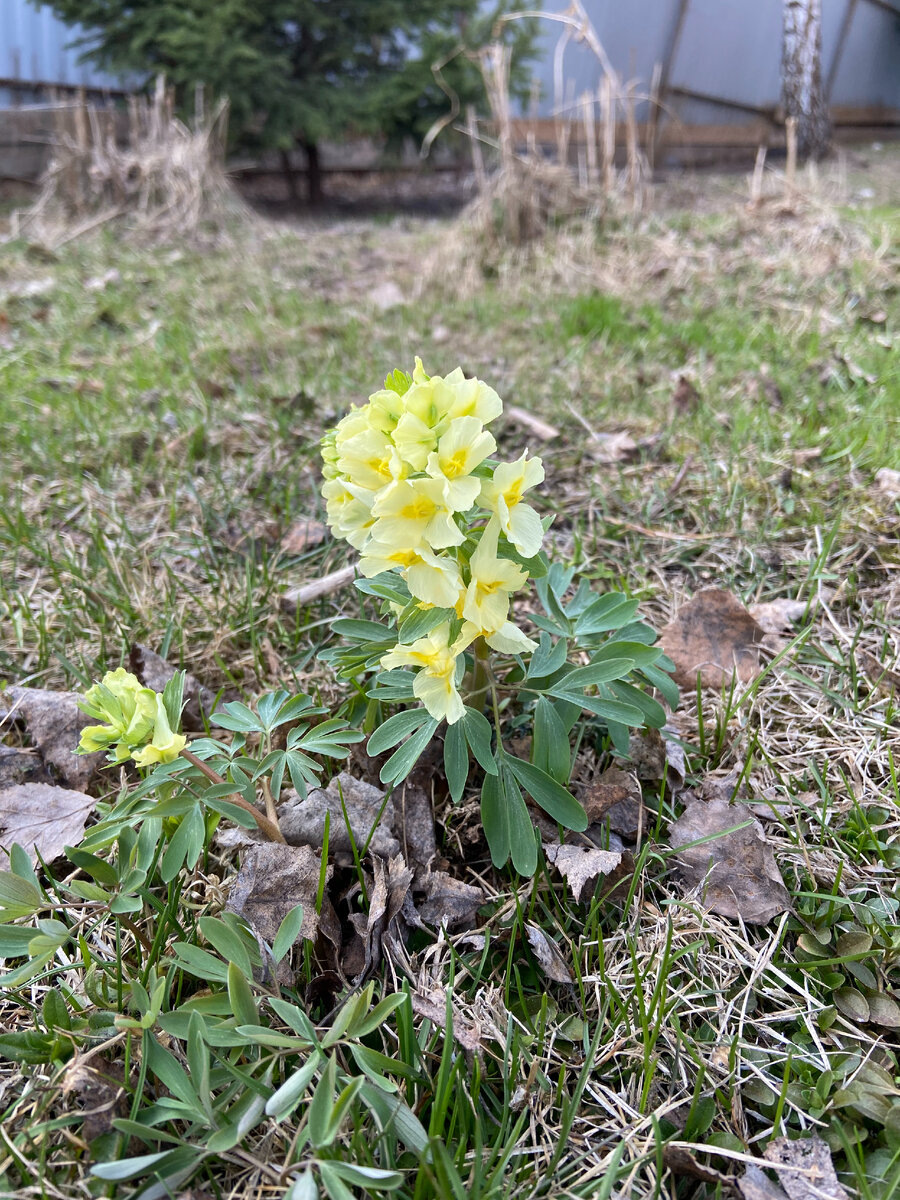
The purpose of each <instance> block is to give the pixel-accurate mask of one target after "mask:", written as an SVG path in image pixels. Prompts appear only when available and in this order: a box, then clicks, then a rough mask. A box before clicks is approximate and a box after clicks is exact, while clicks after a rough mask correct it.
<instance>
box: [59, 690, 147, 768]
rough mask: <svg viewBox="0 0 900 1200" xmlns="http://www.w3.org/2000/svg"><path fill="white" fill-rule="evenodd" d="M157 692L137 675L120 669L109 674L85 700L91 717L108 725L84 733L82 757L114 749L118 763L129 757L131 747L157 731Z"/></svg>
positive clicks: (83, 706) (83, 707)
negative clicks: (155, 721)
mask: <svg viewBox="0 0 900 1200" xmlns="http://www.w3.org/2000/svg"><path fill="white" fill-rule="evenodd" d="M155 698H156V693H155V692H152V691H151V690H150V688H146V687H144V686H143V685H142V683H141V681H140V680H139V679H138V677H137V676H136V675H133V674H132V673H131V672H130V671H126V670H125V668H124V667H119V668H118V669H117V670H115V671H107V673H106V674H105V675H104V676H103V678H102V679H101V681H100V682H99V683H95V684H94V686H93V687H91V688H89V689H88V690H87V692H86V693H85V695H84V699H83V700H82V701H81V708H82V709H83V710H84V711H85V712H86V713H87V714H88V716H91V717H95V718H96V719H97V720H100V721H104V722H105V724H104V725H89V726H87V727H86V728H85V729H84V730H83V731H82V734H81V740H80V742H79V744H78V751H79V753H80V754H90V753H92V752H93V751H95V750H106V749H110V748H111V747H112V746H113V745H114V744H116V749H115V751H114V752H113V751H111V756H112V757H113V758H114V760H115V761H116V762H121V761H123V760H124V759H126V758H127V757H128V754H129V750H128V747H130V746H133V745H136V744H139V743H140V742H142V741H144V740H145V738H147V737H148V736H149V734H150V731H151V729H152V728H153V720H154V716H155V712H156V699H155Z"/></svg>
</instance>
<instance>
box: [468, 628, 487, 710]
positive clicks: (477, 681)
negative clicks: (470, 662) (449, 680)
mask: <svg viewBox="0 0 900 1200" xmlns="http://www.w3.org/2000/svg"><path fill="white" fill-rule="evenodd" d="M472 649H473V653H474V656H475V663H474V666H473V667H472V674H471V675H470V676H469V680H468V684H469V686H468V688H467V689H466V704H468V705H469V706H470V707H471V708H474V709H475V710H476V711H477V712H481V710H482V709H483V708H484V701H485V697H486V696H487V691H488V687H489V686H490V679H491V674H490V667H489V666H488V663H489V660H490V657H491V651H490V647H489V646H488V644H487V642H486V641H485V640H484V638H481V637H480V638H478V639H477V640H476V642H475V645H474V646H473V648H472Z"/></svg>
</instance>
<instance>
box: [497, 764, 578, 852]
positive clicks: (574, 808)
mask: <svg viewBox="0 0 900 1200" xmlns="http://www.w3.org/2000/svg"><path fill="white" fill-rule="evenodd" d="M503 761H504V763H505V764H506V766H507V767H508V768H509V770H510V771H512V773H513V775H514V776H515V777H516V779H517V780H518V781H519V783H521V785H522V787H524V788H525V790H526V792H528V794H529V796H531V798H532V800H534V802H535V803H536V804H539V805H540V807H541V808H542V809H543V810H544V812H546V813H548V814H549V815H550V816H551V817H552V818H553V819H554V821H559V823H560V825H562V826H564V827H565V828H566V829H574V830H576V831H577V832H579V833H581V832H583V831H584V830H585V829H587V826H588V819H587V813H586V812H585V811H584V809H583V808H582V806H581V805H580V804H579V803H578V801H577V800H576V799H575V797H574V796H573V795H572V793H571V792H569V791H567V790H566V789H565V788H564V787H563V786H562V784H559V783H557V782H556V780H555V779H553V778H551V776H549V775H548V774H547V772H546V771H542V770H541V769H540V768H539V767H536V766H535V765H534V763H528V762H524V761H523V760H522V759H521V758H516V757H515V756H514V755H511V754H506V753H504V756H503Z"/></svg>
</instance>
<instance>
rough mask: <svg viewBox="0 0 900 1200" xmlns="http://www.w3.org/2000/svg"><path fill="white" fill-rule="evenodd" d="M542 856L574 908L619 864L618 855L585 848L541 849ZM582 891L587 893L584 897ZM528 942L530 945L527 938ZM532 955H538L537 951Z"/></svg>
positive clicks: (619, 852)
mask: <svg viewBox="0 0 900 1200" xmlns="http://www.w3.org/2000/svg"><path fill="white" fill-rule="evenodd" d="M544 853H545V854H546V855H547V860H548V862H551V863H553V865H554V866H555V867H556V869H557V871H559V873H560V875H562V877H563V879H565V881H566V883H567V884H568V885H569V891H570V892H571V893H572V897H573V899H574V900H575V902H576V904H578V903H580V902H581V900H582V898H583V899H585V900H589V899H590V897H591V895H593V885H594V884H596V882H597V880H598V879H600V878H604V877H605V876H607V875H612V874H613V873H614V872H615V871H616V870H617V869H618V867H619V866H620V865H621V862H622V852H621V851H614V850H592V849H590V848H589V847H587V846H553V845H545V846H544ZM585 891H588V895H587V896H585ZM528 940H529V941H531V935H530V934H529V935H528ZM532 945H533V943H532ZM535 953H536V954H537V953H538V951H537V949H535ZM542 965H543V963H542ZM552 978H553V976H552V975H551V979H552ZM562 982H565V980H563V981H562Z"/></svg>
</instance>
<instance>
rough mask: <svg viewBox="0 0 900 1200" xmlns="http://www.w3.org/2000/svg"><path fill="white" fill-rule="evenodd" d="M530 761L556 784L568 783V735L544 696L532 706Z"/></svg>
mask: <svg viewBox="0 0 900 1200" xmlns="http://www.w3.org/2000/svg"><path fill="white" fill-rule="evenodd" d="M532 761H533V762H534V765H535V766H536V767H540V769H541V770H542V771H546V772H547V774H548V775H551V776H552V777H553V778H554V779H555V780H556V781H557V783H561V784H564V785H565V784H567V783H568V782H569V775H570V773H571V769H572V755H571V748H570V746H569V734H568V731H567V729H566V727H565V725H564V724H563V722H562V719H561V718H560V716H559V714H558V713H557V711H556V709H555V708H554V706H553V703H552V701H550V700H548V699H547V697H546V696H540V697H538V702H537V704H536V705H535V706H534V739H533V743H532Z"/></svg>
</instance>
